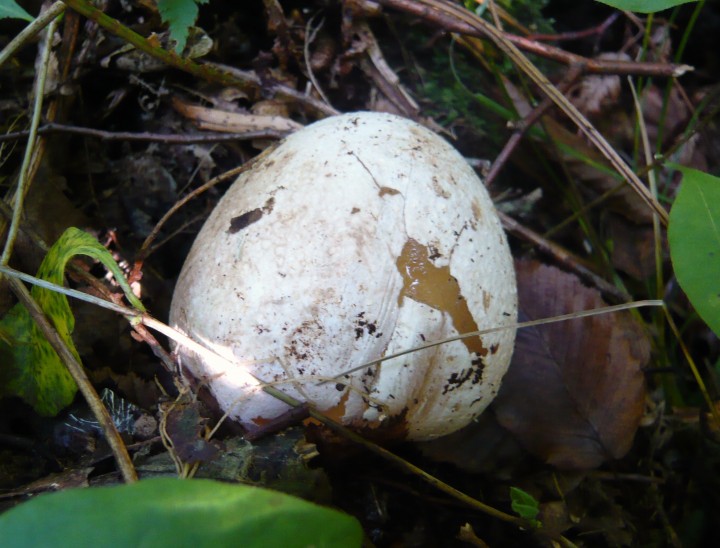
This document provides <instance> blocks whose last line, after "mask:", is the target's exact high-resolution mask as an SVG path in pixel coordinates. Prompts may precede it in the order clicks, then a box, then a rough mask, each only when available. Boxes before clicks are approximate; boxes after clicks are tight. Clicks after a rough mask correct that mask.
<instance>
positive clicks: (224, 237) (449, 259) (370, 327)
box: [170, 112, 517, 440]
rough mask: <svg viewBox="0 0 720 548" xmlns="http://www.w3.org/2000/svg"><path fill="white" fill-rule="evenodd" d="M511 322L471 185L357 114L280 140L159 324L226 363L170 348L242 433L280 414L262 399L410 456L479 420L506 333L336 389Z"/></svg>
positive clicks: (473, 180) (444, 150)
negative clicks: (378, 438)
mask: <svg viewBox="0 0 720 548" xmlns="http://www.w3.org/2000/svg"><path fill="white" fill-rule="evenodd" d="M516 316H517V292H516V285H515V273H514V269H513V263H512V258H511V255H510V252H509V249H508V245H507V241H506V238H505V234H504V232H503V230H502V227H501V225H500V221H499V219H498V217H497V215H496V213H495V210H494V207H493V204H492V202H491V200H490V197H489V196H488V193H487V191H486V190H485V188H484V186H483V184H482V182H481V181H480V179H479V178H478V177H477V175H476V174H475V173H474V172H473V170H472V169H471V168H470V166H469V165H468V164H467V163H466V162H465V160H464V159H463V158H462V156H461V155H460V154H459V153H458V152H457V151H455V149H453V148H452V147H451V146H450V145H449V144H448V143H446V142H445V141H444V140H443V139H441V138H440V137H438V136H437V135H435V134H434V133H432V132H431V131H430V130H428V129H426V128H424V127H422V126H420V125H419V124H417V123H415V122H412V121H410V120H407V119H404V118H400V117H397V116H393V115H389V114H381V113H372V112H361V113H352V114H345V115H342V116H336V117H332V118H328V119H325V120H322V121H320V122H317V123H314V124H312V125H310V126H308V127H306V128H304V129H302V130H300V131H298V132H296V133H294V134H293V135H291V136H289V137H288V138H287V139H286V140H285V141H284V142H283V143H282V144H281V145H280V146H279V147H278V148H277V149H276V150H274V151H273V152H271V153H270V154H269V155H267V156H266V157H265V158H264V159H262V160H261V161H259V162H258V164H257V165H255V166H254V167H253V168H252V169H251V170H250V171H248V172H246V173H244V174H242V175H241V176H240V177H239V178H238V180H237V181H236V182H235V183H234V184H233V185H232V187H231V188H230V189H229V190H228V192H227V193H226V195H225V196H224V197H223V198H222V200H221V201H220V203H219V204H218V205H217V207H216V208H215V210H214V211H213V212H212V214H211V215H210V217H209V218H208V220H207V222H206V223H205V226H204V227H203V228H202V231H201V232H200V234H199V235H198V237H197V240H196V241H195V243H194V245H193V247H192V250H191V252H190V254H189V256H188V258H187V260H186V262H185V265H184V267H183V270H182V272H181V274H180V278H179V280H178V283H177V287H176V289H175V294H174V297H173V303H172V308H171V312H170V321H171V325H173V326H175V327H176V328H178V329H179V330H181V331H183V332H184V333H186V334H187V335H189V336H190V337H191V338H193V339H194V340H195V341H197V342H199V343H201V344H202V345H203V346H205V347H207V348H209V349H211V350H212V351H214V352H216V353H217V354H220V355H221V356H223V357H224V358H226V360H216V359H212V357H208V356H203V357H201V356H199V355H198V354H196V353H194V352H191V351H190V350H188V349H186V348H184V347H179V348H178V352H179V355H180V359H181V363H182V365H183V366H184V367H185V368H186V369H187V370H189V371H190V372H191V373H192V375H193V376H194V377H196V378H197V379H198V380H199V381H200V382H203V383H206V384H207V385H208V386H209V388H210V390H211V391H212V393H213V395H214V397H215V398H216V399H217V401H218V403H219V404H220V407H221V408H222V409H223V410H225V411H227V412H228V413H229V415H230V416H231V417H232V418H234V419H236V420H238V421H239V422H240V423H242V424H243V425H245V426H246V427H248V428H251V429H252V428H253V427H257V426H259V425H262V424H264V423H266V422H267V421H269V420H272V419H273V418H276V417H277V416H279V415H281V414H282V413H284V412H286V411H287V410H288V409H289V408H288V406H287V405H286V404H285V403H282V402H280V401H279V400H277V399H275V398H274V397H272V396H270V395H268V394H266V393H265V392H263V391H262V389H261V386H262V383H270V384H272V385H273V386H274V387H275V388H277V389H279V390H281V391H283V392H285V393H287V394H288V395H290V396H292V397H294V398H296V399H298V400H301V401H307V402H309V403H310V404H311V405H314V406H315V407H316V408H318V409H319V410H321V411H328V412H329V413H330V414H331V416H333V417H336V418H337V419H338V420H340V421H342V422H343V423H345V424H347V425H348V426H351V427H353V428H356V429H362V430H363V431H367V432H372V431H376V432H382V431H383V430H389V429H392V431H393V432H396V433H397V432H399V433H400V434H399V436H400V437H401V438H402V437H405V438H407V439H414V440H425V439H432V438H436V437H438V436H442V435H445V434H449V433H451V432H453V431H455V430H458V429H459V428H462V427H463V426H465V425H467V424H468V423H469V422H470V421H471V420H472V419H473V418H475V417H476V416H478V415H479V414H480V413H481V412H482V411H483V410H484V409H485V408H486V407H487V405H488V404H489V403H490V401H491V400H492V399H493V397H494V396H495V394H496V393H497V390H498V388H499V386H500V382H501V379H502V376H503V374H504V373H505V371H506V369H507V366H508V364H509V362H510V357H511V354H512V349H513V342H514V337H515V333H514V330H513V329H506V330H502V331H498V332H494V333H491V334H486V335H483V336H481V337H474V338H468V339H464V340H457V341H454V342H450V343H447V344H443V345H440V346H435V347H432V348H426V349H424V350H421V351H417V352H413V353H409V354H406V355H403V356H401V357H397V358H393V359H390V360H387V361H384V362H381V363H379V364H375V365H371V366H368V367H365V368H362V370H360V371H356V372H354V373H351V374H348V375H342V374H343V373H344V372H346V371H348V370H351V369H353V368H357V367H358V366H361V365H363V364H364V363H367V362H370V361H372V360H377V359H379V358H382V357H383V356H388V355H391V354H393V353H396V352H399V351H402V350H405V349H409V348H414V347H417V346H420V345H423V344H425V343H427V342H431V341H436V340H440V339H443V338H447V337H451V336H454V335H457V334H460V333H468V332H473V331H477V330H482V329H487V328H491V327H498V326H505V325H512V324H514V323H515V322H516ZM228 360H229V361H230V362H232V364H229V362H228ZM338 375H342V376H339V377H338ZM323 381H326V382H323ZM327 381H329V382H327Z"/></svg>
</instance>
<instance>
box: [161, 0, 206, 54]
mask: <svg viewBox="0 0 720 548" xmlns="http://www.w3.org/2000/svg"><path fill="white" fill-rule="evenodd" d="M207 2H208V0H158V2H157V6H158V10H159V11H160V17H161V18H162V20H163V23H167V24H168V28H169V29H170V38H171V39H172V40H174V41H175V53H177V54H178V55H180V54H181V53H182V51H183V50H184V49H185V43H186V42H187V38H188V34H189V32H190V27H192V26H193V25H194V24H195V21H196V20H197V16H198V5H199V4H207Z"/></svg>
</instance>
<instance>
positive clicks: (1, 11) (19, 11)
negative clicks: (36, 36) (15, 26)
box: [0, 0, 34, 22]
mask: <svg viewBox="0 0 720 548" xmlns="http://www.w3.org/2000/svg"><path fill="white" fill-rule="evenodd" d="M0 19H24V20H25V21H28V22H30V21H32V20H33V19H34V17H33V16H32V15H30V14H29V13H28V12H26V11H25V10H24V9H23V8H22V7H21V6H20V5H18V3H17V2H15V0H0Z"/></svg>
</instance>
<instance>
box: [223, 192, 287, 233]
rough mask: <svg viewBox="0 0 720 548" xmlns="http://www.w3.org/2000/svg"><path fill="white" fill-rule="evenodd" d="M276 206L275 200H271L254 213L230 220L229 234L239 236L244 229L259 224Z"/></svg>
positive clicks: (250, 212) (254, 210) (253, 211)
mask: <svg viewBox="0 0 720 548" xmlns="http://www.w3.org/2000/svg"><path fill="white" fill-rule="evenodd" d="M274 206H275V198H269V199H268V201H267V202H265V205H264V206H263V207H258V208H255V209H253V210H252V211H247V212H246V213H243V214H242V215H238V216H237V217H233V218H232V219H230V228H228V234H237V233H238V232H240V231H241V230H242V229H244V228H247V227H249V226H250V225H251V224H253V223H256V222H258V221H259V220H260V219H262V216H263V215H265V214H266V213H270V212H272V210H273V207H274Z"/></svg>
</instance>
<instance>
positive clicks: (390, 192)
mask: <svg viewBox="0 0 720 548" xmlns="http://www.w3.org/2000/svg"><path fill="white" fill-rule="evenodd" d="M398 194H400V191H399V190H398V189H396V188H390V187H389V186H381V187H380V191H379V192H378V196H380V197H381V198H382V197H383V196H397V195H398Z"/></svg>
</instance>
